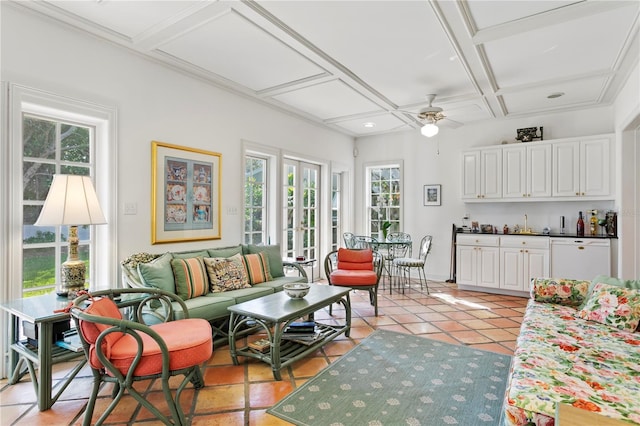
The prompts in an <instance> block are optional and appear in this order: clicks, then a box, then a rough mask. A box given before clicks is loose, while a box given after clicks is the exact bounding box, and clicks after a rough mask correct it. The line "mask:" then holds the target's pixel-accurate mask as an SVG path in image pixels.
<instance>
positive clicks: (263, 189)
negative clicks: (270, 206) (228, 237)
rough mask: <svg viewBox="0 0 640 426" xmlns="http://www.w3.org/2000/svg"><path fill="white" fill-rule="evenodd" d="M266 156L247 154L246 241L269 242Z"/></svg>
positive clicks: (245, 188)
mask: <svg viewBox="0 0 640 426" xmlns="http://www.w3.org/2000/svg"><path fill="white" fill-rule="evenodd" d="M267 165H268V161H267V159H266V158H261V157H258V156H255V155H247V156H246V157H245V162H244V238H243V239H244V243H245V244H267V229H268V228H267V177H268V173H267Z"/></svg>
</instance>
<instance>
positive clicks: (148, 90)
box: [0, 2, 354, 278]
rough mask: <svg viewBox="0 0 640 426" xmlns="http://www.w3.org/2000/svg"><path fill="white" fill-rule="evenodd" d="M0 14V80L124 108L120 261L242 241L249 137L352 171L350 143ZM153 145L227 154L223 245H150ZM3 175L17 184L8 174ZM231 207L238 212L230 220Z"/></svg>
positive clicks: (83, 38) (90, 42)
mask: <svg viewBox="0 0 640 426" xmlns="http://www.w3.org/2000/svg"><path fill="white" fill-rule="evenodd" d="M0 7H1V8H2V15H1V19H2V21H1V28H2V39H1V43H2V45H1V54H2V57H1V59H2V60H1V68H0V72H1V75H0V77H1V78H2V80H3V81H7V82H11V83H18V84H21V85H24V86H28V87H33V88H37V89H41V90H45V91H48V92H51V93H54V94H58V95H61V96H67V97H72V98H77V99H82V100H85V101H90V102H94V103H98V104H102V105H108V106H114V107H116V108H117V111H118V126H117V128H118V135H117V140H118V164H117V168H118V175H119V178H118V188H117V193H118V206H119V207H118V218H117V219H118V241H117V244H118V258H119V259H117V260H120V259H122V258H124V257H126V256H127V255H129V254H131V253H134V252H138V251H150V252H163V251H167V250H173V249H179V250H189V249H191V248H197V247H209V246H214V245H217V246H223V245H230V244H237V243H239V242H240V241H241V232H242V214H241V211H242V200H243V193H244V192H243V188H244V186H243V163H242V151H241V149H242V143H241V141H242V140H247V141H252V142H254V143H259V144H264V145H269V146H271V147H273V148H277V149H279V150H281V151H282V152H286V153H291V154H297V155H298V157H299V158H312V159H314V160H317V161H319V162H326V163H327V164H330V163H331V162H332V161H336V162H339V163H340V164H344V163H345V162H347V167H348V168H351V167H353V164H352V161H351V160H350V159H352V158H353V156H352V151H353V143H354V142H353V138H351V137H348V136H344V135H342V134H339V133H337V132H334V131H331V130H328V129H326V128H324V127H321V126H319V125H317V124H314V123H311V122H309V121H305V120H301V119H298V118H296V117H293V116H291V115H289V114H286V113H281V112H279V111H276V110H274V109H272V108H268V107H266V106H264V105H262V104H259V103H257V102H255V101H252V100H250V99H247V98H245V97H241V96H238V95H235V94H232V93H230V92H227V91H225V90H221V89H218V88H216V87H213V86H212V85H210V84H206V83H204V82H202V81H200V80H197V79H194V78H190V77H187V76H185V75H183V74H181V73H179V72H176V71H173V70H170V69H168V68H165V67H162V66H159V65H157V64H156V63H155V62H153V61H150V60H147V59H145V58H143V57H141V56H140V55H138V54H136V53H133V52H129V51H127V50H124V49H122V48H121V47H118V46H115V45H113V44H111V43H108V42H105V41H103V40H101V39H98V38H95V37H91V36H87V35H85V34H84V33H81V32H79V31H76V30H74V29H72V28H70V27H66V26H61V25H60V24H57V23H53V22H51V21H49V20H48V18H42V17H40V16H38V15H33V14H32V13H31V12H23V10H22V9H19V8H17V7H16V6H12V5H10V4H7V3H6V2H2V3H1V6H0ZM152 140H157V141H163V142H168V143H173V144H177V145H185V146H190V147H195V148H200V149H205V150H210V151H216V152H220V153H221V154H222V173H223V176H222V191H221V193H222V194H221V195H222V240H221V241H214V242H212V241H205V242H199V243H196V242H194V243H182V244H163V245H156V246H152V245H151V226H150V220H151V205H150V204H151V199H150V190H151V170H150V169H151V167H150V162H151V141H152ZM10 143H18V142H17V141H10ZM2 178H3V180H5V181H6V180H9V181H13V182H17V180H16V179H17V177H16V176H9V175H8V174H7V172H6V170H5V169H3V171H2ZM125 203H136V204H137V214H136V215H124V214H123V209H124V204H125ZM229 207H232V208H235V209H236V211H237V212H238V214H236V215H228V214H227V209H228V208H229ZM327 232H328V230H327ZM272 241H273V238H272ZM4 278H6V277H4Z"/></svg>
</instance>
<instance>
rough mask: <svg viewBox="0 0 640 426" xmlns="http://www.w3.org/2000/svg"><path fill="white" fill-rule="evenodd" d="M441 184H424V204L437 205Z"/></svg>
mask: <svg viewBox="0 0 640 426" xmlns="http://www.w3.org/2000/svg"><path fill="white" fill-rule="evenodd" d="M441 193H442V185H425V186H424V194H423V197H424V205H425V206H439V205H440V204H441Z"/></svg>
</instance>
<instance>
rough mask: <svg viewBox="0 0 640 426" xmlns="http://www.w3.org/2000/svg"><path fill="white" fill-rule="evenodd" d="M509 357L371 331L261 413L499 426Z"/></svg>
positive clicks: (294, 418)
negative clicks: (324, 367) (334, 360)
mask: <svg viewBox="0 0 640 426" xmlns="http://www.w3.org/2000/svg"><path fill="white" fill-rule="evenodd" d="M510 363H511V357H510V356H508V355H501V354H497V353H493V352H487V351H482V350H477V349H473V348H469V347H466V346H456V345H451V344H448V343H443V342H438V341H436V340H431V339H427V338H423V337H418V336H413V335H407V334H401V333H396V332H393V331H385V330H376V331H375V332H373V333H372V334H371V335H370V336H369V337H367V338H366V339H364V340H363V341H362V342H361V343H360V344H359V345H358V346H356V347H355V348H353V349H352V350H351V351H349V352H348V353H347V354H345V355H344V356H342V357H341V358H340V359H339V360H338V361H336V362H334V363H333V364H331V365H329V366H328V367H327V368H326V369H324V370H323V371H321V372H320V373H318V374H317V375H316V376H315V377H313V378H311V379H310V380H309V381H307V382H306V383H305V384H304V385H302V386H301V387H300V388H298V389H296V390H295V391H294V392H293V393H291V394H290V395H288V396H287V397H286V398H284V399H283V400H282V401H280V402H279V403H278V404H276V405H274V406H273V407H271V408H270V409H269V410H267V412H268V413H270V414H273V415H274V416H277V417H280V418H281V419H283V420H286V421H288V422H291V423H294V424H296V425H314V426H317V425H331V426H338V425H344V426H352V425H369V426H378V425H410V426H418V425H429V426H434V425H463V426H472V425H486V426H494V425H497V424H499V420H500V415H501V411H502V410H501V408H502V402H503V397H504V391H505V387H506V381H507V375H508V373H509V365H510Z"/></svg>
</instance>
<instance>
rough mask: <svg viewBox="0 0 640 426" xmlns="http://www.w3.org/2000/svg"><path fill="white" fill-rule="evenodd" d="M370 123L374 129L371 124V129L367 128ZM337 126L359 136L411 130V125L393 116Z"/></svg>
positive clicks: (345, 122) (388, 115) (350, 121)
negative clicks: (366, 125)
mask: <svg viewBox="0 0 640 426" xmlns="http://www.w3.org/2000/svg"><path fill="white" fill-rule="evenodd" d="M368 123H373V127H371V124H369V127H365V124H368ZM335 125H336V126H338V127H342V128H343V129H346V130H348V131H349V132H351V133H353V134H355V135H358V136H365V135H372V134H376V133H381V132H390V131H395V130H401V129H410V128H411V126H410V125H408V124H406V123H405V122H404V121H402V120H400V119H399V118H398V117H396V116H394V115H392V114H385V115H378V116H374V117H367V118H358V119H353V120H345V121H340V122H338V123H335Z"/></svg>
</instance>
